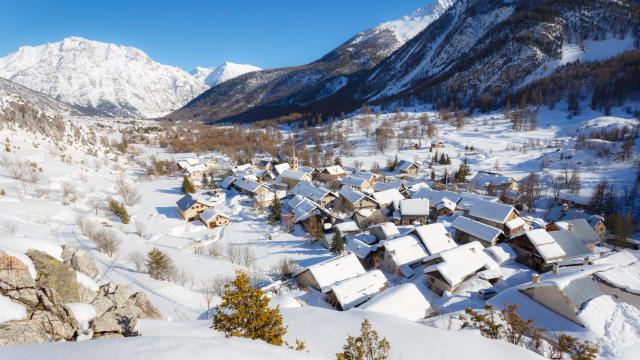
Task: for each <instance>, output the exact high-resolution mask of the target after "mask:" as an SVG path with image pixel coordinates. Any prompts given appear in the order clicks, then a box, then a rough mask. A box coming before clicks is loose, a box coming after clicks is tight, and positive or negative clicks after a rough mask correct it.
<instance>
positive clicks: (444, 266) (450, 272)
mask: <svg viewBox="0 0 640 360" xmlns="http://www.w3.org/2000/svg"><path fill="white" fill-rule="evenodd" d="M438 256H439V257H440V258H441V259H442V262H441V263H439V264H435V265H432V266H430V267H428V268H427V269H425V271H424V272H425V274H426V273H431V272H434V271H437V272H439V273H440V274H441V275H442V277H443V278H444V279H445V280H446V281H447V282H448V283H449V285H451V286H456V285H458V284H460V283H462V282H463V281H464V280H465V279H466V278H467V277H469V276H471V275H473V274H475V273H477V272H478V271H481V270H483V269H484V270H489V269H498V268H499V266H498V264H496V262H495V261H493V259H492V258H491V257H490V256H489V255H488V254H487V253H486V252H484V247H483V246H482V244H480V242H478V241H473V242H470V243H466V244H463V245H460V246H456V247H454V248H451V249H449V250H445V251H443V252H441V253H439V254H438Z"/></svg>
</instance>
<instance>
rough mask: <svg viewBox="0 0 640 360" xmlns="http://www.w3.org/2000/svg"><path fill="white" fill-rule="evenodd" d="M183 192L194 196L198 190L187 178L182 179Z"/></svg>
mask: <svg viewBox="0 0 640 360" xmlns="http://www.w3.org/2000/svg"><path fill="white" fill-rule="evenodd" d="M182 192H183V193H185V194H193V193H195V192H196V189H195V188H194V187H193V184H192V183H191V181H190V180H189V177H187V176H185V177H183V178H182Z"/></svg>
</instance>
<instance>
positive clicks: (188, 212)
mask: <svg viewBox="0 0 640 360" xmlns="http://www.w3.org/2000/svg"><path fill="white" fill-rule="evenodd" d="M176 205H177V208H178V212H179V213H180V216H182V218H183V219H185V220H186V221H193V220H196V219H197V218H198V215H199V214H200V213H202V212H203V211H205V210H207V209H208V208H210V207H211V206H212V205H211V204H210V203H208V202H206V201H205V200H203V199H201V198H199V197H196V196H193V195H191V194H187V195H185V196H183V197H182V198H181V199H180V200H178V201H177V202H176Z"/></svg>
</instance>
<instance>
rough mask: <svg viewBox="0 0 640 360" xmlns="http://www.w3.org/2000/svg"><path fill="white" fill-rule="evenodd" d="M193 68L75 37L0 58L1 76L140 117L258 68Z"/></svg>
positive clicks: (69, 100)
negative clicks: (185, 69)
mask: <svg viewBox="0 0 640 360" xmlns="http://www.w3.org/2000/svg"><path fill="white" fill-rule="evenodd" d="M197 70H198V71H197V72H196V73H194V74H193V75H192V74H189V73H187V72H186V71H184V70H182V69H179V68H177V67H173V66H167V65H162V64H159V63H157V62H155V61H153V60H152V59H151V58H150V57H149V56H148V55H147V54H145V53H144V52H142V51H141V50H138V49H136V48H132V47H126V46H120V45H115V44H108V43H103V42H98V41H91V40H87V39H83V38H80V37H70V38H66V39H64V40H62V41H60V42H55V43H50V44H44V45H40V46H23V47H21V48H20V49H18V51H16V52H15V53H12V54H9V55H7V56H6V57H4V58H0V77H3V78H6V79H9V80H11V81H13V82H16V83H18V84H21V85H24V86H26V87H28V88H30V89H33V90H36V91H39V92H41V93H43V94H47V95H49V96H51V97H53V98H55V99H57V100H60V101H63V102H66V103H69V104H71V105H77V106H81V107H84V108H87V109H91V108H93V109H96V110H98V111H100V112H103V113H105V114H109V115H113V116H132V117H145V118H153V117H159V116H162V115H165V114H167V113H169V112H171V111H173V110H175V109H177V108H180V107H181V106H183V105H184V104H186V103H187V102H188V101H189V100H191V99H193V98H194V97H196V96H197V95H199V94H200V93H202V92H203V91H205V90H206V89H208V88H209V86H213V85H216V84H219V83H221V82H223V81H226V80H229V79H231V78H233V77H235V76H238V75H240V74H243V73H246V72H249V71H255V70H259V68H257V67H254V66H251V65H240V64H233V63H225V64H223V65H221V66H218V67H213V68H198V69H197Z"/></svg>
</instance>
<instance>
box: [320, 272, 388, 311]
mask: <svg viewBox="0 0 640 360" xmlns="http://www.w3.org/2000/svg"><path fill="white" fill-rule="evenodd" d="M386 285H387V278H386V277H385V276H384V274H383V273H382V271H380V270H372V271H369V272H366V273H364V274H360V275H357V276H354V277H352V278H348V279H345V280H342V281H340V282H337V283H336V284H334V285H333V286H331V291H332V292H333V294H334V295H335V297H336V300H337V301H338V303H339V304H340V307H341V308H342V310H348V309H350V308H352V307H355V306H358V305H360V304H362V303H363V302H365V301H367V300H369V299H370V298H372V297H373V296H375V295H376V294H377V293H379V292H380V291H381V290H382V289H383V288H384V287H385V286H386Z"/></svg>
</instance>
